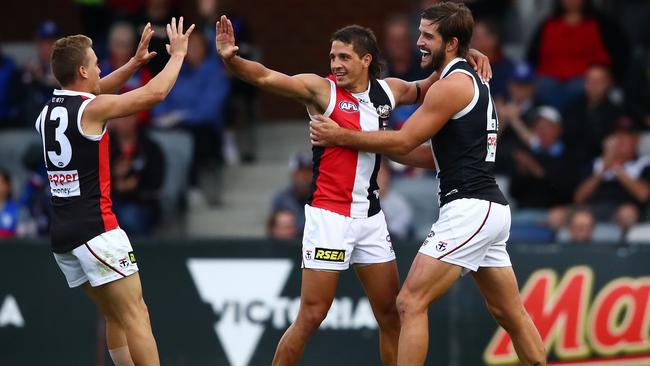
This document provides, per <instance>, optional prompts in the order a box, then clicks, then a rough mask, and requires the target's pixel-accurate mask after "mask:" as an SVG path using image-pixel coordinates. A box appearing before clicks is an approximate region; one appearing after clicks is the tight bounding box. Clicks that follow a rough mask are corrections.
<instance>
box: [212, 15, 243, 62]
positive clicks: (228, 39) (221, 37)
mask: <svg viewBox="0 0 650 366" xmlns="http://www.w3.org/2000/svg"><path fill="white" fill-rule="evenodd" d="M216 31H217V32H216V33H217V37H216V39H215V42H216V44H217V53H219V57H221V58H222V59H224V60H230V59H231V58H233V57H234V56H235V55H236V54H237V51H238V50H239V47H237V46H236V45H235V31H234V30H233V28H232V23H231V22H230V19H228V18H227V17H226V16H225V15H222V16H221V19H220V20H219V21H218V22H217V24H216Z"/></svg>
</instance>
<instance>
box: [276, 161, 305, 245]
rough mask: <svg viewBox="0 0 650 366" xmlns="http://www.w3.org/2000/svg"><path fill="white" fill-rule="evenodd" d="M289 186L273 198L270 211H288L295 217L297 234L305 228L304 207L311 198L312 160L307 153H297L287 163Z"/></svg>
mask: <svg viewBox="0 0 650 366" xmlns="http://www.w3.org/2000/svg"><path fill="white" fill-rule="evenodd" d="M289 168H290V169H291V186H289V187H287V188H285V189H284V190H282V191H280V192H278V193H277V194H276V195H275V197H274V198H273V203H272V206H271V210H272V211H274V212H275V211H278V210H289V211H291V212H293V214H294V216H295V217H296V226H297V227H298V232H300V233H302V231H303V229H304V228H305V205H306V204H307V200H309V197H310V196H311V180H312V175H313V172H312V160H311V155H310V154H307V153H298V154H296V155H294V156H293V157H292V158H291V160H290V161H289Z"/></svg>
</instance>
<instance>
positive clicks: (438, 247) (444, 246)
mask: <svg viewBox="0 0 650 366" xmlns="http://www.w3.org/2000/svg"><path fill="white" fill-rule="evenodd" d="M446 249H447V243H445V242H444V241H439V242H438V244H437V245H436V250H437V251H439V252H444V251H445V250H446Z"/></svg>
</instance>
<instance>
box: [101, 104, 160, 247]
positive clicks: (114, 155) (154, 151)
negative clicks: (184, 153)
mask: <svg viewBox="0 0 650 366" xmlns="http://www.w3.org/2000/svg"><path fill="white" fill-rule="evenodd" d="M110 132H111V140H113V141H111V142H112V143H111V188H112V190H111V199H112V200H113V210H114V211H115V215H116V216H117V218H118V221H119V223H120V226H121V227H122V228H124V230H128V231H129V232H130V233H133V235H136V236H143V235H148V234H150V233H151V231H152V229H153V228H154V226H155V225H156V223H157V222H158V220H159V210H160V189H161V187H162V183H163V177H164V176H165V161H164V157H163V155H162V152H161V150H160V148H159V147H158V145H157V144H156V143H155V142H154V141H152V140H151V139H150V138H149V137H148V136H147V134H146V133H144V131H142V129H141V128H139V127H138V119H137V116H135V115H132V116H128V117H124V118H120V119H117V120H113V121H111V123H110Z"/></svg>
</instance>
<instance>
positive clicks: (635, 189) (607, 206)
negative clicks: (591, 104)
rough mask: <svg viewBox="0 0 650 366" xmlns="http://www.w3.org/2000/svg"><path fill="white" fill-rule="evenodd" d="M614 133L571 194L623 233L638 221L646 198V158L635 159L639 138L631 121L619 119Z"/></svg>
mask: <svg viewBox="0 0 650 366" xmlns="http://www.w3.org/2000/svg"><path fill="white" fill-rule="evenodd" d="M616 127H617V129H616V131H615V132H613V133H612V134H610V135H609V136H608V137H607V138H606V139H605V141H604V142H603V152H602V155H601V156H600V157H598V158H597V159H596V160H594V163H593V168H592V169H591V171H590V172H589V173H588V175H587V176H586V177H585V179H584V180H583V181H582V183H581V184H580V186H579V187H578V189H577V190H576V192H575V195H574V200H575V202H576V203H578V204H584V205H586V206H587V207H589V208H590V209H591V210H592V212H593V213H594V215H595V217H596V220H598V221H612V220H613V221H615V222H616V223H617V224H618V225H619V226H620V227H621V229H622V230H623V231H626V230H627V229H629V228H630V227H631V226H632V225H634V224H635V223H637V222H638V221H639V220H640V219H642V217H641V215H640V212H643V210H644V208H645V206H646V205H647V203H648V198H649V197H650V156H642V157H637V155H636V151H637V144H638V141H639V136H638V133H637V131H635V126H634V124H633V121H631V119H629V118H626V117H623V118H619V120H618V121H617V124H616Z"/></svg>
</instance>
